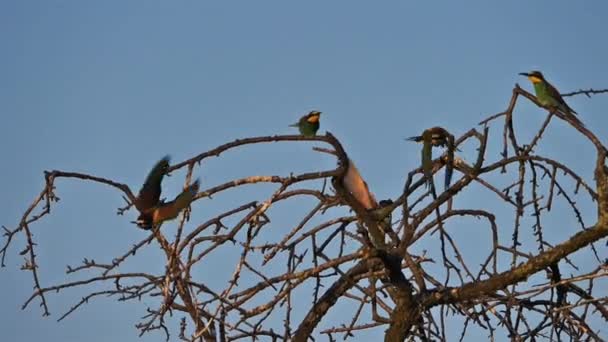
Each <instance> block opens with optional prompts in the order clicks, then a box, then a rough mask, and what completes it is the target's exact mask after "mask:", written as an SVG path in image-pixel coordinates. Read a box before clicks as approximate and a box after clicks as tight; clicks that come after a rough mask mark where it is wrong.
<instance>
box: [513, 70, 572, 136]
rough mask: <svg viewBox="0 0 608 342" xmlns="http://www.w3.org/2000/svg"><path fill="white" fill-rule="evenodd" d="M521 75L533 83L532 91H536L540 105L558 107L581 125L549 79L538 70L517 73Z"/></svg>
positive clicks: (553, 108) (551, 108) (550, 107)
mask: <svg viewBox="0 0 608 342" xmlns="http://www.w3.org/2000/svg"><path fill="white" fill-rule="evenodd" d="M519 74H520V75H522V76H526V77H527V78H528V79H529V80H530V82H532V85H534V92H535V93H536V98H537V99H538V102H540V104H541V105H543V106H545V107H547V108H549V109H550V110H555V109H558V110H560V111H561V112H563V113H564V114H566V116H567V117H569V118H571V119H572V120H574V121H575V122H577V123H579V124H581V125H583V123H582V122H581V121H580V120H579V119H578V118H577V117H576V116H574V115H575V114H577V113H576V112H575V111H574V110H573V109H572V108H570V106H568V104H567V103H566V101H564V99H563V98H562V96H561V95H560V93H559V91H558V90H557V89H556V88H555V87H554V86H553V85H552V84H551V83H549V81H547V80H546V79H545V76H543V74H542V73H541V72H540V71H531V72H530V73H527V72H521V73H519Z"/></svg>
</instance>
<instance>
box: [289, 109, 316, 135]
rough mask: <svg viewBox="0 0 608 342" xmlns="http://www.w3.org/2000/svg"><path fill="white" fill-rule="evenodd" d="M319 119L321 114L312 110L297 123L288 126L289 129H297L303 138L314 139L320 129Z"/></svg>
mask: <svg viewBox="0 0 608 342" xmlns="http://www.w3.org/2000/svg"><path fill="white" fill-rule="evenodd" d="M320 117H321V112H319V111H316V110H313V111H312V112H310V113H308V114H306V115H304V116H303V117H301V118H300V121H298V122H297V123H294V124H292V125H289V127H297V128H298V129H299V130H300V134H302V135H303V136H305V137H314V136H315V135H317V131H318V130H319V127H320V123H319V119H320Z"/></svg>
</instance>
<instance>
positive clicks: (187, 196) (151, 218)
mask: <svg viewBox="0 0 608 342" xmlns="http://www.w3.org/2000/svg"><path fill="white" fill-rule="evenodd" d="M199 186H200V183H199V181H198V180H196V181H195V182H194V183H193V184H192V185H190V186H189V187H187V188H186V189H184V190H183V191H182V192H181V193H180V194H179V195H177V197H175V199H174V200H173V201H171V202H164V201H161V202H159V203H158V205H156V206H155V207H153V208H151V209H149V210H148V211H145V212H142V213H141V215H139V217H138V218H137V221H136V223H137V225H138V226H139V227H140V228H143V229H151V228H153V227H158V226H159V225H160V224H161V223H163V222H165V221H169V220H173V219H175V218H177V216H179V213H180V212H181V211H182V210H184V209H186V208H187V207H188V206H189V205H190V203H192V201H193V200H194V197H195V196H196V194H197V193H198V189H199Z"/></svg>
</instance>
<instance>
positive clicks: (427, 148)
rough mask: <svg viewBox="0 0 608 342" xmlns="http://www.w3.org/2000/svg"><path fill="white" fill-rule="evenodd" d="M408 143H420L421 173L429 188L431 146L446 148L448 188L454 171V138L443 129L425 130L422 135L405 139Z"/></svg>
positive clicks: (431, 175)
mask: <svg viewBox="0 0 608 342" xmlns="http://www.w3.org/2000/svg"><path fill="white" fill-rule="evenodd" d="M407 140H409V141H415V142H421V143H422V153H421V156H422V171H423V172H424V177H425V178H426V185H427V187H430V186H431V185H432V182H433V146H435V147H439V146H441V147H447V152H448V160H447V163H446V168H445V188H446V189H447V188H449V187H450V183H451V181H452V173H453V170H454V165H453V162H454V150H455V146H454V136H453V135H452V134H450V132H448V131H447V130H446V129H444V128H443V127H438V126H437V127H432V128H429V129H425V130H424V132H422V135H417V136H413V137H409V138H407Z"/></svg>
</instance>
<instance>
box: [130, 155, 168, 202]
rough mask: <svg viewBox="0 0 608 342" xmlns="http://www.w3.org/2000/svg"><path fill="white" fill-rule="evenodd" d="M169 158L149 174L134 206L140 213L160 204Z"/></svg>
mask: <svg viewBox="0 0 608 342" xmlns="http://www.w3.org/2000/svg"><path fill="white" fill-rule="evenodd" d="M169 160H170V157H169V156H165V157H163V159H161V160H159V161H158V162H157V163H156V165H154V167H153V168H152V170H150V173H148V177H146V181H145V182H144V185H143V186H142V187H141V189H140V190H139V194H138V195H137V198H135V201H134V202H133V204H134V205H135V208H137V210H139V211H140V212H145V211H147V210H149V209H151V208H153V207H155V206H156V205H157V204H158V201H159V200H160V193H161V183H162V181H163V177H164V175H165V173H166V172H167V169H168V168H169Z"/></svg>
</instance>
